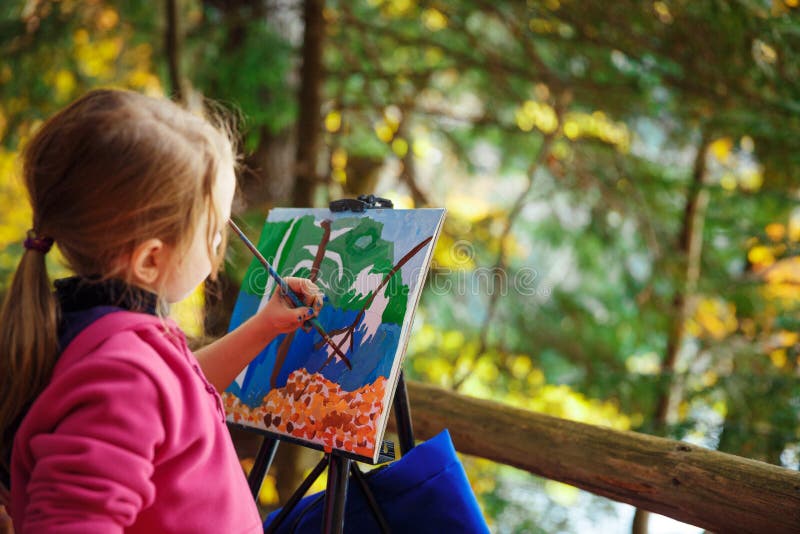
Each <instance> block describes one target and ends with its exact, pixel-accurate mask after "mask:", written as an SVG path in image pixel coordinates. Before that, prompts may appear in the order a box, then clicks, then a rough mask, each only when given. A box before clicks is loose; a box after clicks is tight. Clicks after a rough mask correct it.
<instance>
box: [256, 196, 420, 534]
mask: <svg viewBox="0 0 800 534" xmlns="http://www.w3.org/2000/svg"><path fill="white" fill-rule="evenodd" d="M392 207H393V205H392V202H391V201H390V200H387V199H384V198H379V197H375V196H374V195H361V196H359V197H358V198H357V199H342V200H335V201H333V202H331V203H330V209H331V211H333V212H342V211H354V212H357V213H363V212H364V211H366V210H367V209H373V208H392ZM392 407H393V409H394V413H395V418H396V421H397V435H398V439H399V441H400V451H401V452H402V454H403V455H405V454H406V453H407V452H408V451H410V450H411V449H412V448H413V447H414V432H413V428H412V426H411V410H410V408H409V404H408V392H407V390H406V383H405V378H404V376H403V373H402V371H401V372H400V376H399V379H398V382H397V389H396V390H395V394H394V398H393V400H392ZM279 441H280V440H279V439H278V438H275V437H271V436H266V437H264V441H263V442H262V444H261V447H260V448H259V450H258V454H257V455H256V459H255V462H254V464H253V468H252V470H251V471H250V476H249V477H248V479H247V482H248V484H249V486H250V491H251V493H252V494H253V498H255V499H257V498H258V494H259V492H260V490H261V485H262V483H263V482H264V477H265V476H266V474H267V472H268V471H269V468H270V466H271V465H272V461H273V459H274V458H275V452H276V451H277V450H278V442H279ZM394 459H395V454H394V444H393V443H391V442H388V441H384V442H383V444H382V446H381V452H380V454H379V456H378V461H377V462H376V464H381V463H385V462H389V461H392V460H394ZM326 467H327V468H328V483H327V486H326V489H325V503H324V508H323V519H322V532H323V533H324V534H341V533H342V531H343V530H344V509H345V502H346V499H347V485H348V482H349V477H350V476H351V475H352V477H353V478H354V479H355V480H356V482H357V483H358V485H359V487H360V488H361V490H362V491H363V492H364V497H365V498H366V501H367V503H368V504H369V507H370V510H371V511H372V513H373V515H374V516H375V520H376V521H377V523H378V525H379V527H380V529H381V532H383V533H388V532H390V529H389V525H388V523H387V522H386V519H385V518H384V516H383V513H382V512H381V510H380V507H379V506H378V503H377V501H376V500H375V497H374V496H373V494H372V491H371V490H370V489H369V486H368V485H367V482H366V479H365V477H364V474H363V473H362V472H361V470H360V469H359V468H358V465H356V463H355V461H354V460H353V459H352V458H350V457H348V456H347V455H346V454H344V453H341V452H340V451H335V450H334V451H332V452H328V453H325V456H324V457H323V458H322V460H320V462H319V463H318V464H317V466H316V467H315V468H314V469H313V470H312V471H311V473H309V475H308V476H307V477H306V479H305V480H303V482H302V483H301V484H300V486H299V487H298V488H297V490H295V492H294V493H293V494H292V496H291V497H290V498H289V500H288V501H287V502H286V504H285V505H284V507H283V508H282V509H281V511H280V512H279V513H278V515H277V516H276V517H275V519H273V520H272V522H271V523H270V524H269V525H268V526H267V527H266V528H265V529H264V532H265V533H273V532H275V531H276V530H277V529H278V528H279V527H280V525H281V524H282V523H283V521H284V520H285V519H286V517H288V515H289V514H290V513H291V512H292V510H293V509H294V508H295V507H296V506H297V503H299V502H300V499H302V498H303V496H304V495H305V494H306V492H308V490H309V488H310V487H311V485H312V484H313V483H314V481H316V480H317V478H319V476H320V475H321V474H322V472H323V471H324V470H325V468H326Z"/></svg>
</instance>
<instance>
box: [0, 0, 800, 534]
mask: <svg viewBox="0 0 800 534" xmlns="http://www.w3.org/2000/svg"><path fill="white" fill-rule="evenodd" d="M794 4H796V2H789V1H786V2H782V1H780V0H774V1H772V2H719V1H716V0H700V1H695V2H667V1H657V2H644V3H643V2H637V1H633V0H622V1H615V2H578V1H574V0H542V1H534V2H499V3H497V2H489V1H485V0H459V1H456V2H439V1H423V2H415V1H413V0H412V1H405V0H358V1H338V0H337V1H332V0H331V1H328V2H327V3H326V5H325V12H324V22H325V40H324V43H325V44H324V47H323V50H324V56H323V63H324V68H325V72H324V73H323V74H324V76H323V79H322V85H321V87H320V89H321V91H322V101H323V106H322V109H321V110H320V114H321V118H322V119H323V124H324V128H325V134H324V140H325V144H326V146H325V150H323V151H322V154H321V155H320V167H326V165H324V163H326V160H327V158H330V159H331V167H332V169H327V170H328V171H329V172H327V175H329V176H332V177H333V180H331V181H330V182H328V183H326V184H325V185H326V187H325V189H326V191H325V194H326V195H327V196H330V197H335V196H337V195H339V194H340V191H346V190H347V188H346V186H348V185H349V186H352V187H353V189H355V185H356V184H357V183H359V181H360V180H362V181H363V179H364V176H363V174H366V173H367V172H368V171H369V172H373V171H374V170H375V169H376V168H377V167H378V166H379V164H380V163H386V166H385V168H384V169H383V170H384V171H386V172H385V174H386V175H387V176H388V178H386V177H385V178H384V179H383V180H382V181H381V182H380V184H381V185H380V186H379V187H381V188H382V189H379V190H378V191H376V192H377V193H385V194H389V195H394V198H395V199H396V200H399V201H403V202H406V203H408V202H410V201H408V200H406V192H407V191H408V192H409V193H411V191H410V190H409V189H408V186H407V185H406V183H405V182H403V183H401V182H400V181H398V180H397V177H398V172H399V171H397V169H402V170H403V171H405V172H407V174H408V176H410V179H411V180H414V181H415V184H416V186H417V187H418V188H419V189H420V190H421V191H422V192H423V193H425V194H426V195H427V197H428V198H429V199H430V202H431V203H432V204H435V205H444V206H445V207H447V208H448V210H449V215H448V219H447V221H446V223H445V229H444V233H443V235H442V237H441V240H440V246H439V248H438V249H437V251H436V253H435V255H434V267H433V270H432V272H431V274H430V276H429V278H428V286H427V289H426V293H425V294H424V295H423V299H422V306H421V309H420V310H419V314H418V317H417V321H416V323H415V329H414V333H413V335H412V340H411V344H410V358H409V362H408V365H407V370H408V371H407V372H408V374H409V375H410V376H411V377H413V378H417V379H423V380H427V381H430V382H433V383H437V384H440V385H443V386H446V387H454V388H458V389H459V390H460V391H463V392H466V393H469V394H474V395H481V396H485V397H491V398H494V399H498V400H502V401H504V402H508V403H510V404H514V405H516V406H521V407H526V408H529V409H536V410H540V411H545V412H547V413H552V414H554V415H558V416H561V417H570V418H575V419H579V420H587V421H592V422H594V423H598V424H606V425H609V426H613V427H615V428H631V429H638V430H642V431H652V432H655V431H656V430H657V425H656V424H655V423H654V420H653V416H654V413H655V410H656V405H657V402H658V399H659V397H660V396H661V395H662V394H663V392H664V391H666V390H667V388H668V387H670V386H677V389H678V390H679V391H680V396H681V398H680V401H679V402H678V403H677V406H676V410H675V413H674V414H672V415H673V417H672V418H671V419H670V421H669V424H668V426H667V429H666V432H667V433H668V434H669V435H671V436H674V437H678V438H684V439H689V440H692V441H695V442H698V443H701V444H704V445H707V446H711V447H717V448H719V449H721V450H725V451H728V452H732V453H736V454H741V455H745V456H749V457H753V458H757V459H762V460H766V461H771V462H774V463H779V464H780V463H783V464H784V465H787V466H790V467H796V461H797V460H796V451H797V450H798V449H799V448H800V434H798V420H797V407H798V403H800V391H798V388H797V386H796V382H797V381H796V374H797V372H798V368H799V366H800V360H798V356H799V355H800V354H799V353H800V349H798V346H800V345H798V339H797V337H796V335H795V334H796V332H797V331H798V326H800V320H799V319H798V311H800V299H798V297H797V295H798V293H797V285H798V284H800V274H798V273H800V267H798V261H800V260H798V258H797V257H798V256H800V254H798V252H800V213H799V212H798V209H797V206H796V199H797V195H798V184H800V175H798V172H800V53H798V50H800V16H799V15H798V10H797V8H796V7H794ZM27 5H29V3H27V2H21V1H17V2H11V3H6V4H5V5H4V7H3V8H2V10H1V11H0V50H1V51H2V52H3V54H2V59H0V134H1V135H2V142H3V146H4V147H6V148H7V150H8V152H7V153H4V154H12V155H13V154H15V153H16V151H17V149H18V147H19V143H20V141H22V140H24V139H25V138H26V137H27V136H29V135H30V132H31V131H32V129H33V128H35V127H36V124H37V121H40V120H41V119H43V118H45V117H46V116H48V115H49V114H51V113H52V112H53V111H54V110H56V109H58V108H59V107H61V106H62V105H64V103H66V102H68V101H69V100H71V99H72V98H74V97H75V96H76V95H78V94H80V93H81V92H83V91H84V90H86V89H88V88H90V87H95V86H98V85H109V84H111V85H122V86H126V87H131V88H133V89H136V90H143V91H151V92H159V91H161V87H170V84H169V83H168V82H167V80H166V72H167V69H166V51H165V50H163V49H162V47H161V46H160V45H159V46H156V45H152V44H151V43H161V42H162V41H163V35H162V33H163V29H164V20H163V17H162V16H161V14H160V13H156V14H154V13H153V9H152V5H151V4H150V3H146V2H140V1H135V2H122V3H114V2H92V3H69V2H49V1H47V2H39V3H38V4H36V6H37V7H35V8H33V10H32V11H31V8H26V7H25V6H27ZM114 14H116V19H115V18H114ZM181 16H182V20H183V23H184V24H183V36H184V38H185V40H184V41H183V45H184V47H183V51H182V55H181V58H180V60H181V61H180V64H181V67H182V69H183V72H184V76H185V77H186V78H187V81H188V82H190V84H191V85H192V87H194V89H195V90H197V91H199V92H201V93H202V94H204V95H206V96H209V97H211V98H216V99H219V100H222V101H223V102H225V103H228V104H230V105H232V106H234V107H238V108H239V109H241V110H242V112H243V114H244V115H245V116H246V118H247V128H248V129H247V132H246V133H245V141H246V143H245V146H246V148H247V149H248V150H253V149H259V150H260V149H263V148H264V147H265V146H267V144H268V143H269V141H270V137H271V136H272V135H274V134H278V133H281V132H285V131H286V130H287V129H289V128H291V126H292V125H293V123H294V121H295V120H296V116H297V105H296V104H295V102H296V97H295V94H296V87H295V83H294V78H293V72H295V70H296V67H297V65H298V62H299V60H300V58H299V54H298V47H297V46H296V45H297V42H296V41H293V40H291V39H290V38H289V37H287V33H290V32H286V31H285V26H286V25H289V26H291V24H290V23H287V22H286V21H287V20H288V21H290V22H299V21H300V19H299V17H300V14H299V13H298V12H296V11H293V10H292V8H289V7H286V6H282V5H280V3H277V4H276V3H266V2H260V1H259V2H248V3H239V2H235V3H233V2H197V1H195V2H190V3H188V4H183V7H182V11H181ZM276 21H282V22H276ZM704 140H706V141H707V142H708V147H707V153H703V154H701V158H700V159H698V158H697V152H698V150H699V149H701V147H704V146H705V144H703V143H704ZM409 155H410V156H409ZM334 159H336V161H333V160H334ZM701 160H702V162H703V163H704V165H705V185H704V190H705V193H706V194H707V197H708V198H707V201H708V207H707V209H706V210H705V216H704V218H703V219H704V220H703V222H704V224H703V226H702V234H701V235H700V237H701V239H702V245H703V247H702V255H701V259H700V262H699V273H700V274H699V277H698V279H697V281H696V284H692V286H693V287H689V288H687V280H686V258H685V257H684V256H683V253H682V252H681V248H680V243H681V239H680V234H681V229H682V226H683V224H684V212H685V209H686V203H687V199H688V198H690V197H691V195H692V194H693V190H692V186H691V183H692V178H693V173H694V172H695V170H696V168H697V167H698V164H699V162H700V161H701ZM4 161H5V160H4ZM409 163H413V167H414V168H412V169H409ZM12 167H13V166H8V165H6V164H4V165H2V166H1V167H0V180H2V185H3V189H2V190H0V204H2V206H3V207H4V210H6V211H4V213H8V216H7V220H4V221H3V224H2V225H0V230H1V231H0V240H2V241H0V248H2V252H0V260H2V261H1V262H0V270H2V273H0V274H3V275H6V274H7V273H9V272H10V270H11V269H12V268H13V265H14V259H15V258H16V257H17V255H18V253H19V244H18V242H16V241H15V240H16V239H18V237H19V236H20V233H19V232H21V231H24V226H25V223H24V219H25V217H26V214H25V213H24V212H22V211H19V209H18V208H16V206H18V205H19V204H20V203H19V200H18V197H19V194H20V193H19V189H18V187H17V186H15V185H12V184H13V182H12V181H11V178H12V177H16V176H17V174H18V173H17V171H16V170H14V169H13V168H12ZM364 169H367V170H364ZM334 171H336V172H334ZM256 172H260V169H259V170H257V171H256ZM323 174H325V173H323ZM408 176H406V179H408ZM529 180H530V187H528V185H529ZM366 183H367V184H369V183H370V182H369V181H366ZM6 207H7V208H8V209H6ZM15 209H16V211H14V210H15ZM264 216H265V214H264V213H263V210H261V207H260V206H259V207H258V209H255V210H252V211H250V212H248V213H245V214H244V215H243V216H242V219H243V225H244V226H243V227H244V228H245V230H246V231H247V232H248V234H249V235H251V237H256V232H258V231H259V230H260V228H261V224H262V221H263V219H264ZM20 228H23V230H20ZM506 228H508V230H507V231H506ZM250 261H251V259H250V257H249V255H248V253H247V252H246V251H245V250H244V248H243V247H242V246H241V245H240V244H238V243H232V244H231V247H230V251H229V262H228V269H227V270H228V273H229V276H230V278H231V279H232V280H233V281H234V282H235V283H238V282H240V281H241V279H242V277H243V276H244V271H245V269H246V266H247V265H248V264H249V262H250ZM498 273H499V274H500V278H496V277H495V275H496V274H498ZM493 284H494V285H493ZM503 284H505V285H503ZM500 291H502V292H501V293H499V294H498V295H499V296H497V297H495V296H493V293H497V292H500ZM679 292H683V293H685V294H686V295H687V317H686V318H685V321H684V323H685V326H686V332H687V335H686V338H685V339H684V340H683V343H682V345H681V347H680V348H681V351H680V352H679V357H678V362H677V366H676V368H675V370H674V371H673V372H669V373H661V371H660V366H661V362H662V359H663V356H664V354H665V351H666V347H667V342H668V338H669V336H670V325H671V320H672V318H673V317H674V313H675V307H674V304H673V302H674V297H675V295H676V293H679ZM792 451H795V452H792ZM468 467H469V474H470V477H471V479H472V481H473V484H474V485H475V488H476V491H477V493H478V494H479V497H480V499H481V503H482V505H483V506H484V510H485V511H486V512H487V514H488V516H489V517H490V520H491V521H492V522H493V523H494V524H495V526H497V528H498V530H502V531H509V532H514V531H518V532H522V531H525V532H535V531H536V529H537V528H538V529H542V530H543V531H555V530H559V531H570V530H572V531H575V530H580V526H579V521H578V520H577V519H574V517H577V515H578V514H577V512H575V509H574V508H573V509H571V511H570V513H569V514H567V513H565V512H564V511H565V510H567V507H569V506H574V507H581V506H583V507H591V509H592V510H595V511H596V513H597V514H598V515H602V516H604V517H606V516H613V515H614V513H615V512H614V511H613V510H610V509H609V508H608V506H607V505H604V504H600V501H598V500H597V499H594V500H588V499H585V498H584V497H581V498H578V499H573V500H572V501H570V502H567V501H568V499H566V500H565V499H563V497H564V493H565V492H564V491H563V488H562V489H559V488H557V487H552V486H548V485H547V484H545V483H543V482H541V481H536V480H535V479H531V478H530V477H527V475H525V476H522V475H520V474H519V473H511V472H510V471H508V470H505V469H502V468H498V467H497V466H494V465H488V464H473V463H470V462H468ZM559 496H560V497H559ZM559 499H561V500H559ZM559 507H561V508H559ZM549 510H556V511H554V512H552V513H551V514H550V515H548V513H549V512H548V511H549ZM558 510H560V511H558Z"/></svg>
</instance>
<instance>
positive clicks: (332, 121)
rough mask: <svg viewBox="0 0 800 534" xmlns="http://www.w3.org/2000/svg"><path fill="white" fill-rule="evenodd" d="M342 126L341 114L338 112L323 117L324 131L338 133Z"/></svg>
mask: <svg viewBox="0 0 800 534" xmlns="http://www.w3.org/2000/svg"><path fill="white" fill-rule="evenodd" d="M341 126H342V114H341V113H339V112H338V111H331V112H330V113H328V114H327V115H326V116H325V129H326V130H328V131H329V132H331V133H333V132H338V131H339V128H341Z"/></svg>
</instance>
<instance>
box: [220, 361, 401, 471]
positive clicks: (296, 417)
mask: <svg viewBox="0 0 800 534" xmlns="http://www.w3.org/2000/svg"><path fill="white" fill-rule="evenodd" d="M385 391H386V378H385V377H382V376H381V377H378V379H377V380H376V381H375V382H373V383H372V384H367V385H366V386H363V387H361V388H359V389H357V390H355V391H345V390H343V389H342V388H340V387H339V385H338V384H336V383H335V382H331V381H330V380H328V379H326V378H325V377H324V376H322V375H321V374H318V373H314V374H310V373H309V372H308V371H306V370H305V369H298V370H296V371H294V372H292V374H290V375H289V378H288V380H287V381H286V385H285V386H284V387H282V388H277V389H273V390H271V391H270V392H269V393H268V394H267V396H266V397H264V402H263V403H262V404H261V406H259V407H258V408H250V407H249V406H247V405H246V404H241V403H240V402H239V398H238V397H236V396H235V395H232V394H230V393H224V394H223V400H224V402H225V409H226V411H227V412H228V419H229V420H232V421H233V422H236V423H243V424H248V425H251V426H255V427H258V428H263V429H265V430H270V431H272V432H277V433H280V434H285V435H288V436H292V437H295V438H299V439H302V440H304V441H309V442H312V443H317V444H320V445H322V446H323V447H325V448H326V449H339V450H345V451H348V452H352V453H355V454H359V455H362V456H370V457H371V456H372V455H373V452H374V451H375V435H376V433H377V428H376V425H377V422H378V419H379V417H380V415H381V413H382V412H383V399H384V395H385Z"/></svg>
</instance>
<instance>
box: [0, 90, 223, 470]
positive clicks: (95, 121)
mask: <svg viewBox="0 0 800 534" xmlns="http://www.w3.org/2000/svg"><path fill="white" fill-rule="evenodd" d="M234 154H235V148H234V146H233V142H232V136H231V135H230V131H229V130H228V129H227V128H225V127H224V126H223V125H221V124H217V125H216V126H215V125H212V123H211V122H209V120H206V119H204V118H202V117H200V116H197V115H194V114H192V113H190V112H188V111H186V110H184V109H182V108H180V107H179V106H178V105H176V104H174V103H172V102H170V101H169V100H166V99H155V98H150V97H147V96H144V95H141V94H138V93H134V92H130V91H121V90H94V91H91V92H89V93H87V94H86V95H84V96H82V97H81V98H79V99H78V100H76V101H75V102H73V103H72V104H70V105H69V106H67V107H66V108H65V109H63V110H61V111H60V112H59V113H57V114H56V115H54V116H53V117H52V118H50V119H49V120H48V121H47V122H46V123H45V124H44V125H43V126H42V127H41V129H39V130H38V132H37V133H36V135H35V136H34V137H33V138H32V139H31V140H30V142H29V143H28V144H27V146H26V147H25V149H24V155H23V177H24V181H25V186H26V188H27V190H28V194H29V196H30V202H31V206H32V208H33V229H34V230H35V232H36V233H37V234H38V235H39V236H47V237H50V238H53V239H54V240H55V243H56V245H58V248H59V250H60V251H61V254H62V255H63V257H64V258H65V260H66V262H67V265H68V267H69V268H70V269H71V270H72V271H74V272H75V274H76V275H79V276H86V277H89V276H99V278H100V280H104V279H108V278H121V279H123V280H125V281H127V282H129V283H130V282H131V279H130V273H129V272H127V269H126V266H127V262H126V261H125V260H126V259H128V258H130V256H131V254H132V253H133V251H134V250H135V248H136V247H137V246H138V245H139V244H140V243H142V242H144V241H145V240H147V239H150V238H153V237H157V238H159V239H161V240H162V241H164V242H165V243H166V244H167V245H170V246H171V247H174V250H175V251H176V253H175V254H173V257H174V258H176V261H177V259H178V258H180V257H182V256H183V254H182V253H183V252H184V251H186V250H187V249H188V247H189V245H190V243H191V240H192V238H193V235H194V233H195V229H196V228H198V227H199V225H200V222H201V221H202V218H203V217H208V236H207V237H208V253H209V257H210V258H211V260H212V278H215V277H216V273H217V272H218V270H219V267H220V265H221V263H222V259H223V254H224V250H225V236H226V232H225V228H226V226H225V222H226V221H224V220H221V218H222V217H221V211H220V206H218V205H217V203H216V202H215V199H214V195H213V191H214V184H215V181H216V178H217V175H218V173H219V171H220V169H221V168H222V166H223V165H234V164H235V156H234ZM218 233H221V234H222V243H221V244H220V245H219V247H218V248H217V250H216V251H215V250H214V249H213V247H212V243H213V241H214V237H215V236H216V235H217V234H218ZM162 278H164V277H162ZM158 292H159V296H160V297H162V298H161V300H162V301H163V296H164V288H160V289H159V290H158ZM58 320H59V310H58V303H57V301H56V299H55V297H54V295H53V293H52V291H51V288H50V282H49V279H48V275H47V268H46V266H45V259H44V254H42V253H41V252H38V251H35V250H25V252H24V253H23V255H22V259H21V260H20V263H19V266H18V267H17V270H16V273H15V274H14V277H13V281H12V282H11V286H10V287H9V289H8V292H7V294H6V298H5V301H4V303H3V307H2V311H0V385H1V386H2V388H1V391H2V394H0V437H2V440H1V441H0V453H2V454H0V462H2V463H5V461H6V459H7V454H8V452H9V450H10V448H11V445H12V443H11V442H12V439H13V435H12V434H13V432H14V431H15V429H16V426H17V425H18V423H19V421H20V419H21V417H22V416H23V415H24V413H25V411H26V410H27V406H28V405H29V404H30V403H31V402H32V401H33V400H34V399H35V398H36V396H37V395H38V394H39V393H40V392H41V391H42V390H43V389H44V387H45V386H46V385H47V383H48V381H49V380H50V375H51V373H52V370H53V367H54V365H55V362H56V359H57V357H58V353H59V352H60V350H63V348H64V347H59V346H58V337H57V328H58Z"/></svg>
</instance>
